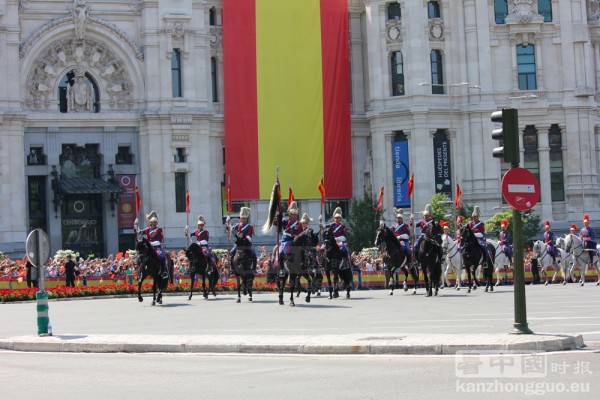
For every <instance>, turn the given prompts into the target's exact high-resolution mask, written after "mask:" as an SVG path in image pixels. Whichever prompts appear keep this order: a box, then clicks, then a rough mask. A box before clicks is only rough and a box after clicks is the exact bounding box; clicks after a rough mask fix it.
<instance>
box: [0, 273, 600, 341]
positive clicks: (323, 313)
mask: <svg viewBox="0 0 600 400" xmlns="http://www.w3.org/2000/svg"><path fill="white" fill-rule="evenodd" d="M410 293H411V292H410V291H409V292H408V293H405V292H403V291H402V290H399V291H398V290H397V291H396V292H395V294H394V295H393V296H389V295H388V292H387V291H383V290H379V291H370V290H367V291H354V292H352V298H351V299H342V298H340V299H333V300H329V299H328V298H327V297H313V300H312V302H311V303H309V304H307V303H305V302H304V301H303V299H302V297H300V298H299V299H296V304H297V306H296V307H294V308H292V307H289V306H288V305H287V303H288V297H289V294H286V305H285V306H280V305H278V304H277V295H276V294H274V293H258V294H255V296H254V302H252V303H249V302H248V301H247V299H243V300H242V303H241V304H236V303H235V297H234V296H233V295H232V294H225V295H219V296H217V297H216V298H212V296H211V298H210V299H209V300H204V299H202V297H201V296H195V297H194V298H193V299H192V300H191V301H188V300H187V297H184V296H167V297H166V298H165V300H164V303H163V305H162V306H155V307H152V306H151V305H150V301H149V300H150V299H148V298H146V299H145V301H144V302H143V303H139V302H138V301H137V299H136V298H133V297H131V298H119V299H95V300H81V299H78V300H69V301H50V303H49V304H50V309H49V315H50V321H51V325H52V327H53V331H54V333H56V334H157V335H161V334H165V335H166V334H169V335H264V334H269V335H289V334H294V335H310V334H315V335H316V334H320V335H331V334H334V335H335V334H353V333H361V334H362V333H368V334H377V333H380V334H382V333H389V334H401V333H422V334H427V333H502V332H509V331H510V330H511V329H512V324H513V322H514V311H513V310H514V306H513V302H514V295H513V290H512V286H505V287H499V288H496V290H495V291H494V292H493V293H485V292H483V291H482V290H481V289H478V290H477V291H475V292H472V293H470V294H467V293H466V292H465V291H464V289H463V290H461V291H455V290H453V289H448V288H446V289H444V290H442V291H440V295H439V296H438V297H431V298H426V297H425V296H424V290H423V289H419V293H418V294H417V295H412V294H410ZM527 316H528V322H529V326H530V328H531V329H532V330H533V331H534V332H535V333H580V334H583V337H584V340H585V341H586V343H587V344H588V345H592V346H595V345H597V344H598V343H600V287H598V286H595V285H590V284H588V285H586V286H584V287H581V286H579V285H576V284H570V285H566V286H563V285H550V286H546V287H545V286H527ZM36 333H37V326H36V306H35V303H18V304H0V337H2V338H8V337H12V336H21V335H32V334H36Z"/></svg>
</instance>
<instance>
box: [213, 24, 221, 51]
mask: <svg viewBox="0 0 600 400" xmlns="http://www.w3.org/2000/svg"><path fill="white" fill-rule="evenodd" d="M222 42H223V31H222V29H221V27H220V26H211V27H210V47H212V48H213V49H218V48H219V47H220V46H221V43H222Z"/></svg>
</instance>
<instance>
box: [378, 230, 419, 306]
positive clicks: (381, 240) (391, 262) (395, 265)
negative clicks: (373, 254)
mask: <svg viewBox="0 0 600 400" xmlns="http://www.w3.org/2000/svg"><path fill="white" fill-rule="evenodd" d="M375 246H377V247H378V248H379V251H380V252H381V254H382V255H383V263H384V265H385V275H386V281H388V282H389V286H390V296H391V295H393V294H394V286H396V282H395V281H394V276H395V274H396V272H397V271H398V270H399V269H400V270H402V272H404V291H405V292H406V291H407V290H408V285H407V283H406V281H407V280H408V274H409V273H410V275H411V276H412V278H413V282H414V284H413V294H416V293H417V284H418V283H419V273H418V271H417V268H416V266H415V265H410V259H409V258H408V257H407V254H406V252H405V251H404V250H402V247H400V242H399V241H398V239H396V235H394V232H393V231H392V230H391V229H390V228H388V227H387V226H386V225H385V224H382V225H381V226H380V227H379V228H378V229H377V236H375Z"/></svg>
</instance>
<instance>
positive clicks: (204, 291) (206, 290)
mask: <svg viewBox="0 0 600 400" xmlns="http://www.w3.org/2000/svg"><path fill="white" fill-rule="evenodd" d="M209 279H210V277H209ZM202 296H203V297H204V300H207V299H208V286H206V272H205V273H204V274H202Z"/></svg>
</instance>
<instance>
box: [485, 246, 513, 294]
mask: <svg viewBox="0 0 600 400" xmlns="http://www.w3.org/2000/svg"><path fill="white" fill-rule="evenodd" d="M486 243H487V244H488V245H491V246H492V247H493V248H494V251H493V253H490V254H494V272H495V273H496V286H500V268H503V269H504V282H506V281H507V280H508V277H507V274H508V270H509V269H510V268H511V267H512V260H511V259H510V257H508V256H507V255H506V253H505V252H504V251H503V250H502V246H501V245H500V243H499V242H497V241H495V240H492V239H487V240H486ZM505 266H506V267H505Z"/></svg>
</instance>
